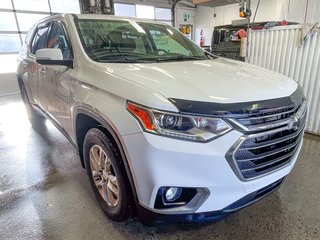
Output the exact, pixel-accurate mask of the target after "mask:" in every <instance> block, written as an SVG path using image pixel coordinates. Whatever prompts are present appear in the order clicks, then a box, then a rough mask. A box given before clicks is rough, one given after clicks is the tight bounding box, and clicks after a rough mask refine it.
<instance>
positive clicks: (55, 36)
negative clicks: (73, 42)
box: [47, 22, 72, 60]
mask: <svg viewBox="0 0 320 240" xmlns="http://www.w3.org/2000/svg"><path fill="white" fill-rule="evenodd" d="M47 48H59V49H60V50H61V52H62V55H63V59H65V60H66V59H72V54H71V48H70V45H69V43H68V41H67V37H66V34H65V32H64V30H63V27H62V26H61V24H60V23H57V22H54V23H53V25H52V28H51V30H50V34H49V37H48V41H47Z"/></svg>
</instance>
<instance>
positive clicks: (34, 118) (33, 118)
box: [20, 84, 45, 127]
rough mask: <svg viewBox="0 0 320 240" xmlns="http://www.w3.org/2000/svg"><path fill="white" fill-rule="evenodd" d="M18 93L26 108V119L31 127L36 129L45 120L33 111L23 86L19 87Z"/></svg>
mask: <svg viewBox="0 0 320 240" xmlns="http://www.w3.org/2000/svg"><path fill="white" fill-rule="evenodd" d="M20 93H21V97H22V100H23V102H24V105H25V107H26V111H27V114H28V118H29V121H30V123H31V125H32V126H33V127H38V126H39V125H41V126H42V125H43V123H44V121H45V118H44V117H43V116H42V115H40V114H39V113H38V112H36V111H35V110H34V109H33V107H32V105H31V103H30V101H29V97H28V94H27V91H26V88H25V86H24V85H23V84H21V85H20Z"/></svg>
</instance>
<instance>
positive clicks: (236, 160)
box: [226, 100, 307, 180]
mask: <svg viewBox="0 0 320 240" xmlns="http://www.w3.org/2000/svg"><path fill="white" fill-rule="evenodd" d="M306 113H307V110H306V101H305V100H302V101H301V102H300V104H297V105H296V107H292V106H290V107H288V106H286V107H283V108H281V110H279V109H276V110H275V109H274V111H273V112H272V111H268V112H265V111H262V112H259V113H256V116H249V117H247V116H246V117H242V118H234V119H232V121H233V122H234V123H236V124H237V125H238V126H240V127H241V128H242V131H243V132H245V133H246V134H245V135H243V136H242V137H241V138H240V139H239V140H238V141H237V142H236V143H235V145H234V146H233V147H232V148H231V149H230V150H229V152H228V153H227V155H226V157H227V160H228V162H229V164H230V165H231V167H232V168H233V170H234V171H235V173H236V174H237V175H238V176H239V177H240V179H243V180H250V179H253V178H257V177H261V176H263V175H265V174H268V173H270V172H273V171H276V170H277V169H280V168H282V167H284V166H287V165H288V164H290V163H291V161H292V159H293V157H294V156H295V154H296V153H297V150H298V149H299V145H300V144H299V143H300V142H301V139H302V137H303V133H304V127H305V121H306V115H307V114H306Z"/></svg>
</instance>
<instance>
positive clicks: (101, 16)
mask: <svg viewBox="0 0 320 240" xmlns="http://www.w3.org/2000/svg"><path fill="white" fill-rule="evenodd" d="M55 18H69V19H91V20H123V21H134V22H149V23H156V24H162V25H168V24H166V23H163V22H157V21H155V20H149V19H148V20H146V19H139V18H134V17H121V16H114V15H107V14H70V13H63V14H61V13H59V14H53V15H51V16H48V17H46V18H44V19H42V20H40V21H39V22H38V23H40V22H43V21H47V20H51V19H55Z"/></svg>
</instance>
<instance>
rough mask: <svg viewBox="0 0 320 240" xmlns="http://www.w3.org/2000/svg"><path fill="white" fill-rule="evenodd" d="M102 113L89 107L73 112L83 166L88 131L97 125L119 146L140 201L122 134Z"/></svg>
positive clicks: (128, 175)
mask: <svg viewBox="0 0 320 240" xmlns="http://www.w3.org/2000/svg"><path fill="white" fill-rule="evenodd" d="M101 115H102V114H101V113H100V114H99V112H98V110H96V109H95V110H93V109H92V110H91V109H90V108H87V107H77V108H76V109H75V110H74V114H73V119H74V120H73V126H74V133H75V136H74V137H75V141H76V146H77V147H78V151H79V156H80V161H81V164H82V166H83V167H84V168H85V164H84V159H83V142H84V138H85V135H86V133H87V132H88V131H89V129H91V128H93V127H96V128H98V129H100V130H101V131H103V132H104V133H105V134H106V135H107V136H108V137H109V138H111V139H110V140H112V141H113V142H114V143H115V145H116V147H117V148H118V150H119V152H120V154H121V158H122V160H123V164H124V167H125V171H126V174H127V178H128V180H129V183H130V187H131V190H132V193H133V197H134V200H135V202H136V203H138V202H139V201H138V196H137V192H136V188H135V184H134V179H133V176H132V172H131V169H130V165H129V163H128V158H127V154H126V152H125V149H124V147H123V143H122V141H121V137H120V136H119V135H120V134H119V133H118V132H117V131H116V130H115V127H113V125H112V124H110V123H109V122H108V121H107V120H105V118H103V117H102V116H101Z"/></svg>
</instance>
